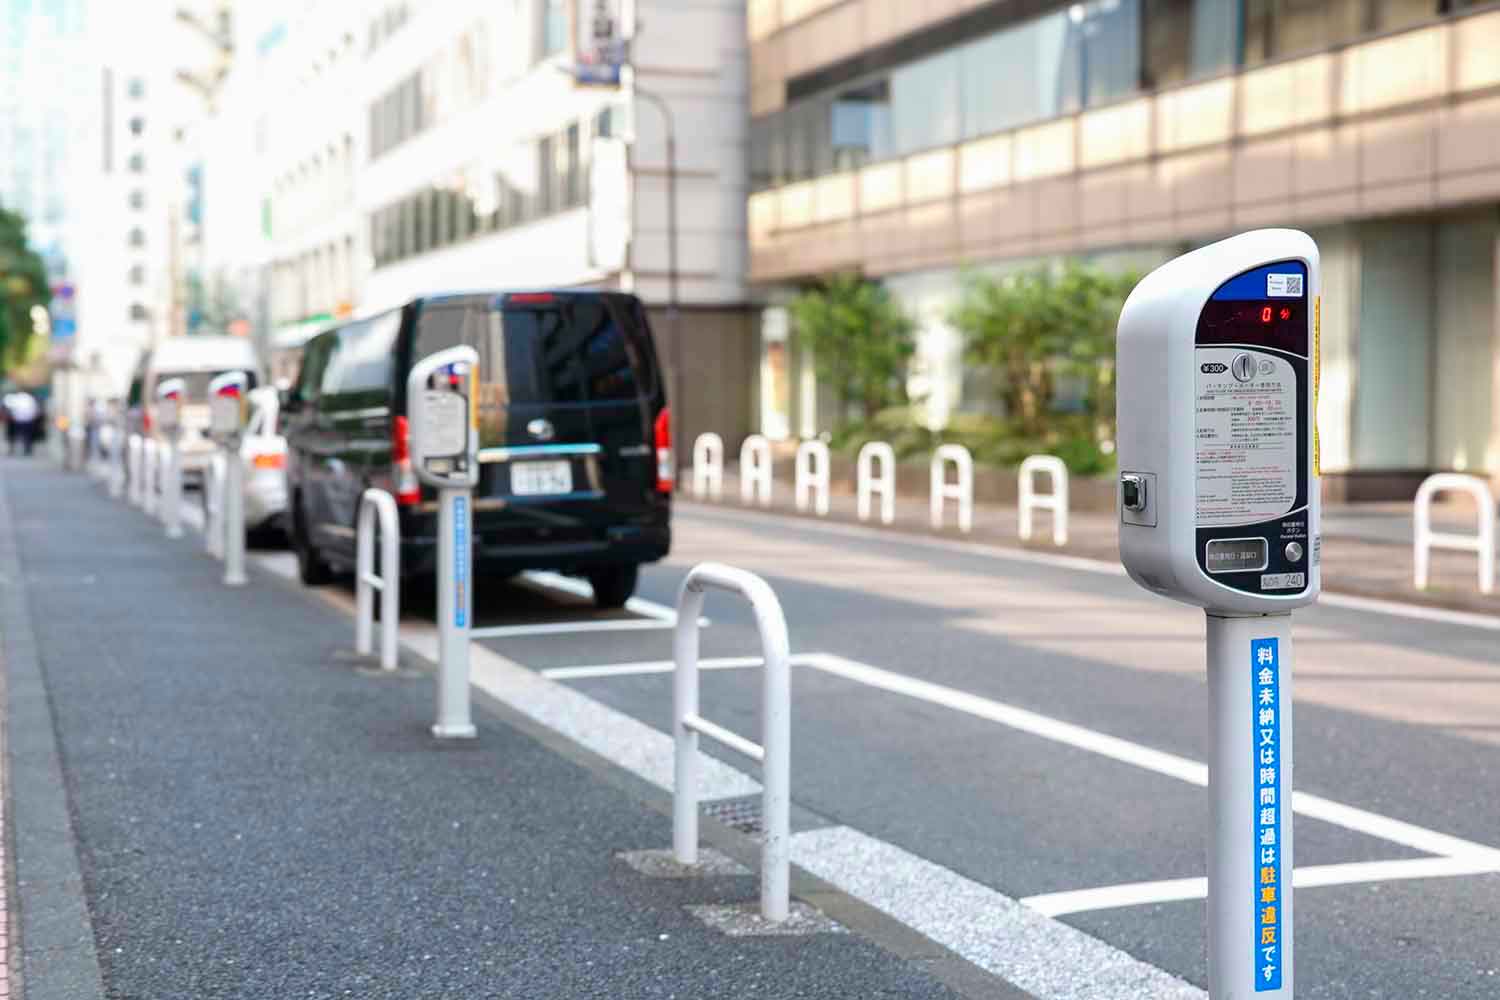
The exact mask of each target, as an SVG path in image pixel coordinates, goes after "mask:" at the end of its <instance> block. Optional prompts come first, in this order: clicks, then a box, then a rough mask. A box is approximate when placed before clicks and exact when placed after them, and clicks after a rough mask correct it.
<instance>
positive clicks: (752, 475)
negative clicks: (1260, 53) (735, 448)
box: [740, 434, 771, 507]
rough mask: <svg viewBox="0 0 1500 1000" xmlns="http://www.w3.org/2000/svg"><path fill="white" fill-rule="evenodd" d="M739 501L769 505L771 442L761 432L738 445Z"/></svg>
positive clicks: (763, 505)
mask: <svg viewBox="0 0 1500 1000" xmlns="http://www.w3.org/2000/svg"><path fill="white" fill-rule="evenodd" d="M740 502H741V503H752V502H754V503H759V504H760V505H761V506H762V507H769V506H771V442H770V441H768V440H766V438H765V436H764V435H762V434H751V435H750V436H749V437H747V438H745V443H744V444H742V445H740Z"/></svg>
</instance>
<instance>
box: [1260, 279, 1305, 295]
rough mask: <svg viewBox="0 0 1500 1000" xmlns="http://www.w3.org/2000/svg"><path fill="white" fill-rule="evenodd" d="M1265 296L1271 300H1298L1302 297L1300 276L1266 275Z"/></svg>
mask: <svg viewBox="0 0 1500 1000" xmlns="http://www.w3.org/2000/svg"><path fill="white" fill-rule="evenodd" d="M1266 295H1267V296H1268V297H1273V298H1300V297H1301V296H1302V275H1300V274H1268V275H1266Z"/></svg>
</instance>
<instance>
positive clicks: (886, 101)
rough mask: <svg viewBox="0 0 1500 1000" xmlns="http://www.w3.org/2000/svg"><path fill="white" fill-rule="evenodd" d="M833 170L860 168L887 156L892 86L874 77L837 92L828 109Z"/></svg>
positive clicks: (889, 147) (890, 145)
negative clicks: (867, 81)
mask: <svg viewBox="0 0 1500 1000" xmlns="http://www.w3.org/2000/svg"><path fill="white" fill-rule="evenodd" d="M829 144H830V146H831V147H832V151H833V167H834V169H835V170H848V169H850V168H853V167H861V166H864V165H865V164H866V163H869V162H871V161H874V160H881V159H884V158H886V157H887V156H889V155H890V152H891V148H892V140H891V85H890V81H889V80H884V79H882V80H876V81H874V82H873V83H867V84H865V85H863V86H861V87H856V88H854V89H853V90H846V91H844V92H843V93H841V94H839V95H838V97H836V98H835V99H834V101H833V104H832V107H830V108H829Z"/></svg>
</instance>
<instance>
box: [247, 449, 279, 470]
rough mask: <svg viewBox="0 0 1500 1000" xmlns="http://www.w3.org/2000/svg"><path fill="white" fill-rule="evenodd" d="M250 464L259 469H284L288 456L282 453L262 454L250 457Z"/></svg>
mask: <svg viewBox="0 0 1500 1000" xmlns="http://www.w3.org/2000/svg"><path fill="white" fill-rule="evenodd" d="M250 464H251V465H252V466H253V467H254V468H257V469H284V468H286V456H285V455H283V454H281V453H280V452H262V453H260V454H257V455H251V456H250Z"/></svg>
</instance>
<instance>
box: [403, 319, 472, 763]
mask: <svg viewBox="0 0 1500 1000" xmlns="http://www.w3.org/2000/svg"><path fill="white" fill-rule="evenodd" d="M478 376H479V352H477V351H476V350H474V348H472V347H450V348H448V349H447V350H444V351H439V352H437V353H436V354H432V355H429V356H428V357H425V358H423V359H422V360H420V361H418V362H417V363H416V364H415V365H413V366H412V370H411V374H410V375H408V376H407V379H406V408H407V419H408V421H409V424H410V430H411V459H412V466H413V469H414V470H415V472H416V474H417V478H418V479H420V480H421V481H422V482H423V483H425V484H427V485H428V486H435V487H437V491H438V559H437V595H438V606H437V617H438V622H437V625H438V686H437V722H436V723H434V725H433V727H432V735H434V736H436V737H437V738H438V739H473V738H474V736H475V735H476V731H475V729H474V722H473V716H472V713H471V711H470V706H469V628H470V625H471V621H472V619H473V617H474V587H473V578H472V572H471V567H470V565H469V561H470V550H471V544H472V542H471V539H472V538H473V530H472V525H473V507H474V503H473V495H474V487H475V486H476V485H477V484H478V483H479V425H478V410H477V405H478V399H477V395H476V390H477V380H478Z"/></svg>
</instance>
